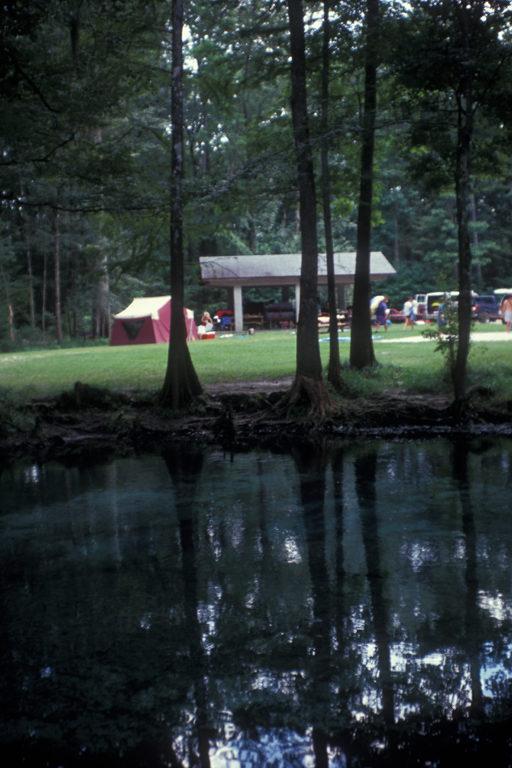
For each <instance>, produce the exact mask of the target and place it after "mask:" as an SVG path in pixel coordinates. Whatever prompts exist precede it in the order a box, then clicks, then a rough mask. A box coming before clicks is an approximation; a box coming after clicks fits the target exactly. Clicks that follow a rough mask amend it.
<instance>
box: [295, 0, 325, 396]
mask: <svg viewBox="0 0 512 768" xmlns="http://www.w3.org/2000/svg"><path fill="white" fill-rule="evenodd" d="M288 17H289V26H290V45H291V59H292V63H291V92H292V96H291V103H292V122H293V137H294V143H295V151H296V158H297V173H298V186H299V200H300V233H301V244H302V261H301V276H300V309H299V323H298V328H297V368H296V376H295V384H298V382H299V381H300V379H301V378H307V379H312V380H313V381H315V382H320V381H321V380H322V364H321V360H320V347H319V344H318V242H317V221H316V191H315V178H314V171H313V158H312V153H311V145H310V141H309V125H308V112H307V95H306V56H305V44H304V18H303V7H302V0H288Z"/></svg>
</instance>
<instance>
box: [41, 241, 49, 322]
mask: <svg viewBox="0 0 512 768" xmlns="http://www.w3.org/2000/svg"><path fill="white" fill-rule="evenodd" d="M47 282H48V257H47V255H46V251H45V252H44V253H43V279H42V282H41V330H42V331H43V333H44V332H45V330H46V285H47Z"/></svg>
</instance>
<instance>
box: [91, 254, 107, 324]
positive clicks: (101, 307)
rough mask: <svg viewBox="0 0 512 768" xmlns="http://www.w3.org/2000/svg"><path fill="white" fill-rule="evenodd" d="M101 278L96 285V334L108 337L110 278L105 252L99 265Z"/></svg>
mask: <svg viewBox="0 0 512 768" xmlns="http://www.w3.org/2000/svg"><path fill="white" fill-rule="evenodd" d="M99 273H100V274H99V278H98V284H97V286H96V302H95V312H94V335H95V337H96V338H102V337H103V338H108V336H109V334H110V280H109V274H108V257H107V255H106V254H103V255H102V257H101V264H100V265H99Z"/></svg>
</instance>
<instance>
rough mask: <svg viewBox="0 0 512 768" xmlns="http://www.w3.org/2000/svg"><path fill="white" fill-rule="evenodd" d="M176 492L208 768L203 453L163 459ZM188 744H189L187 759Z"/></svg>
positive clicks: (203, 759)
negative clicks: (200, 557) (201, 555)
mask: <svg viewBox="0 0 512 768" xmlns="http://www.w3.org/2000/svg"><path fill="white" fill-rule="evenodd" d="M164 458H165V463H166V466H167V469H168V472H169V475H170V476H171V479H172V483H173V486H174V493H175V500H174V504H175V508H176V514H177V518H178V527H179V534H180V544H181V562H182V574H183V596H184V604H185V621H186V627H187V632H188V637H189V661H190V669H191V672H192V679H193V686H194V700H195V713H194V721H195V725H196V727H197V734H198V757H199V765H200V766H201V768H210V755H209V749H210V748H209V741H208V736H209V734H208V688H207V680H208V665H207V659H206V655H205V653H204V649H203V643H202V633H201V625H200V623H199V618H198V607H199V590H198V573H197V572H198V563H197V543H196V539H197V521H198V518H199V509H198V506H197V501H196V497H195V491H196V489H197V486H198V483H199V481H200V477H201V471H202V468H203V463H204V454H203V452H202V451H197V452H191V451H187V452H186V453H184V452H183V451H182V450H181V449H179V448H178V449H175V450H172V451H171V450H168V451H167V452H166V454H165V456H164ZM190 750H191V745H190V744H189V745H188V749H187V752H188V755H189V759H190V758H191V757H192V755H191V752H190Z"/></svg>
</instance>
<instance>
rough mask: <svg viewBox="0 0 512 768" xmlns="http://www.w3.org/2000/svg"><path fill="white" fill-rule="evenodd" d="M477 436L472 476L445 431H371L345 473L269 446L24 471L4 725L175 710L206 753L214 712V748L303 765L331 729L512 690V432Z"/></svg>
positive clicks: (222, 761) (6, 503)
mask: <svg viewBox="0 0 512 768" xmlns="http://www.w3.org/2000/svg"><path fill="white" fill-rule="evenodd" d="M477 448H478V450H474V451H473V452H471V451H469V452H468V453H467V455H466V456H465V459H464V461H465V462H466V463H465V465H464V467H465V469H464V467H463V469H464V471H465V472H466V475H465V476H466V477H469V478H472V480H471V482H470V485H469V491H468V490H467V488H466V486H465V485H464V483H462V482H459V480H460V478H459V479H457V478H458V475H457V472H459V473H460V472H461V469H460V467H461V464H460V462H459V463H458V464H457V465H455V464H454V463H453V462H452V459H453V447H452V446H451V445H450V444H449V443H447V442H444V441H440V440H436V441H431V442H417V443H412V442H397V443H381V444H378V443H375V444H372V445H371V446H370V447H368V445H366V446H365V445H364V444H362V443H361V444H360V443H354V445H353V446H352V445H351V446H349V447H347V446H345V447H344V449H343V451H342V452H341V454H340V455H339V456H338V464H336V462H334V461H331V459H332V455H327V457H326V459H325V461H324V463H323V464H319V465H318V466H323V467H324V468H325V475H323V474H322V472H319V471H318V467H317V470H315V471H313V469H312V468H311V467H313V466H314V465H313V463H311V464H308V462H307V461H306V462H302V463H300V462H297V463H296V462H295V461H294V459H293V458H292V457H291V456H289V455H286V454H283V455H272V454H270V453H267V452H264V451H262V452H258V453H256V454H241V455H238V454H237V455H235V456H234V457H233V458H232V460H231V459H230V458H229V457H224V456H223V455H222V454H221V453H217V452H215V451H213V452H211V453H210V454H207V455H205V456H203V457H202V458H201V460H200V461H199V462H198V463H197V468H196V469H195V470H194V472H195V474H193V473H192V474H191V470H190V468H188V469H187V468H186V467H187V463H186V461H185V462H183V455H181V454H179V453H177V454H175V455H173V456H172V457H171V459H169V460H168V463H167V465H166V463H165V462H164V461H163V460H162V459H161V458H160V457H147V458H144V459H121V460H118V461H114V462H112V463H111V464H108V465H98V466H96V467H83V468H81V469H80V468H71V469H65V468H64V467H62V466H58V465H48V466H41V467H40V466H37V465H30V466H28V467H20V468H13V469H10V470H6V471H4V472H3V474H2V475H0V494H1V500H2V505H1V508H2V514H1V516H0V533H1V538H0V565H1V570H0V573H1V574H2V593H3V598H4V603H3V606H2V607H3V616H4V617H5V627H6V651H7V652H6V653H5V655H4V659H3V661H1V662H0V673H1V675H0V696H1V699H2V701H3V712H2V714H3V717H4V720H5V722H6V723H8V724H9V725H8V727H7V729H6V728H4V729H3V732H2V735H1V736H0V744H1V743H2V740H3V741H5V740H6V739H7V740H8V739H12V740H14V741H16V740H17V739H18V740H21V741H23V739H24V738H26V736H27V733H28V730H27V729H29V730H30V733H31V734H36V736H34V735H33V736H31V738H36V737H37V738H39V737H40V738H41V739H44V738H47V737H49V736H48V735H49V734H50V735H51V734H54V733H57V737H58V738H61V739H62V743H68V742H69V740H71V743H73V739H74V738H75V736H74V734H76V733H78V732H79V733H80V734H82V735H81V739H82V742H81V743H80V745H76V749H77V751H78V752H79V751H80V750H81V749H83V748H84V744H85V745H86V747H85V748H86V749H87V750H91V749H94V748H95V747H94V745H95V743H96V740H97V734H98V733H101V734H103V736H102V738H103V739H104V740H105V744H106V745H107V746H106V748H108V749H113V750H115V749H117V747H116V746H115V745H116V744H117V745H119V744H122V745H124V746H123V749H125V750H128V749H129V748H130V745H131V744H132V742H133V740H134V739H136V738H139V737H140V738H142V736H144V734H145V733H146V732H147V733H149V734H150V735H149V736H147V738H152V737H153V736H152V735H151V734H154V733H156V732H160V730H162V729H163V730H164V731H165V732H169V731H170V730H172V732H173V733H176V734H177V736H176V745H177V746H176V749H177V750H178V751H180V753H181V752H182V753H183V762H182V764H183V765H184V766H185V765H186V764H188V763H186V760H187V759H188V758H187V757H186V755H187V754H188V751H190V750H192V752H194V751H195V752H197V749H198V747H197V744H198V741H197V739H198V736H197V731H196V730H195V729H196V726H197V722H199V721H202V722H206V723H208V724H209V726H208V727H209V729H210V730H209V731H208V732H209V734H210V736H209V750H210V765H211V766H212V768H224V766H226V768H227V766H228V765H229V768H233V766H235V765H240V766H250V765H262V766H264V765H267V764H268V765H269V766H270V765H272V766H278V765H282V766H283V768H284V767H285V766H287V765H290V766H292V765H293V766H299V765H301V766H305V765H310V764H311V765H313V764H314V763H312V762H311V761H312V760H313V754H314V749H313V735H314V733H316V732H317V731H316V730H315V731H313V730H312V729H320V730H322V729H323V730H325V731H326V732H329V733H331V732H332V733H334V732H335V731H336V729H337V728H339V727H340V725H339V724H340V722H345V723H351V724H352V725H353V726H354V727H361V728H364V727H366V725H367V724H370V723H371V724H374V723H375V722H377V721H378V720H379V717H381V716H382V717H383V718H387V720H388V721H390V720H392V721H394V722H395V724H397V723H400V722H406V721H407V719H408V718H410V717H412V716H413V715H418V716H421V717H427V716H430V715H432V716H434V715H437V716H441V715H444V716H446V717H447V718H449V719H450V718H455V715H456V714H457V717H458V716H460V713H461V712H462V713H467V712H469V709H470V707H471V706H472V705H476V704H477V703H478V701H477V699H478V698H479V697H480V698H481V699H482V706H484V707H485V710H486V715H487V716H488V717H490V712H491V710H492V707H493V706H494V704H496V705H498V703H499V705H500V707H502V709H501V710H500V711H508V709H507V707H508V706H509V698H510V684H509V681H510V679H511V677H512V673H511V669H512V650H511V649H512V645H511V638H512V600H511V580H510V552H511V551H512V548H511V545H512V531H511V529H510V523H509V510H508V506H507V502H506V499H507V495H506V492H505V491H506V489H507V487H508V485H507V484H508V482H509V478H508V474H509V473H510V467H511V466H512V464H511V462H510V450H511V444H510V442H509V441H491V442H490V443H486V444H479V445H478V446H477ZM372 451H373V454H372ZM369 455H370V460H369V459H368V456H369ZM372 455H373V456H374V458H375V460H374V461H373V463H372V460H371V456H372ZM191 466H192V464H191ZM335 466H337V467H338V470H336V471H338V472H341V474H340V475H339V476H337V475H336V474H335V470H334V469H333V468H334V467H335ZM340 466H341V470H340V469H339V467H340ZM184 467H185V469H184ZM299 467H300V471H299ZM174 468H176V469H174ZM315 472H316V474H315ZM372 472H373V473H374V474H375V477H372V474H371V473H372ZM504 473H506V475H505V476H504ZM460 477H463V475H461V476H460ZM477 478H478V480H477ZM335 483H338V486H337V487H338V490H339V489H340V488H341V494H338V497H336V498H335V495H334V487H335ZM365 488H366V489H367V488H371V489H372V492H371V493H369V494H366V490H365ZM461 488H462V489H463V490H461ZM324 493H325V496H324V495H323V494H324ZM365 494H366V495H365ZM304 500H306V501H307V503H305V505H304V506H303V505H302V504H303V501H304ZM507 697H508V698H507ZM69 702H72V704H71V709H72V712H71V713H70V714H69V713H68V711H67V710H68V709H69V706H70V705H69ZM73 702H76V705H75V704H73ZM226 710H231V711H232V713H233V718H232V720H229V723H231V725H230V726H229V727H230V728H231V732H229V733H228V732H226V731H225V730H222V729H220V728H219V727H218V725H216V724H215V722H216V718H218V713H219V712H222V711H226ZM120 711H123V712H124V713H125V714H124V715H123V717H119V718H118V719H116V718H117V713H118V712H120ZM48 712H51V713H52V715H51V718H50V717H49V715H48ZM237 718H238V720H237ZM185 721H186V722H187V727H186V728H185V730H184V731H182V732H181V735H180V724H181V725H182V724H183V723H184V722H185ZM263 721H264V722H263ZM55 722H58V723H60V725H59V727H58V728H57V730H55ZM242 722H243V723H244V725H241V724H240V723H242ZM128 723H129V727H128V725H127V724H128ZM248 723H249V724H248ZM227 725H228V721H227V720H226V722H225V723H224V726H226V728H227ZM224 726H223V728H224ZM52 729H53V730H52ZM228 730H229V729H228ZM213 734H215V735H213ZM53 737H54V736H51V738H53ZM57 737H56V738H57ZM372 738H373V737H372ZM386 743H387V742H386V737H385V735H384V736H383V735H382V734H380V735H379V736H378V738H377V737H375V738H373V741H372V742H371V744H370V746H369V747H368V748H369V749H370V748H371V750H373V753H377V752H379V751H385V749H386ZM180 745H181V746H180ZM323 749H324V750H325V755H327V756H328V760H329V763H328V764H329V766H331V768H339V767H340V766H342V765H344V762H343V757H342V750H341V751H340V752H339V754H337V755H336V754H335V752H334V751H333V750H334V747H333V746H332V744H331V745H329V744H328V745H324V747H323ZM195 752H194V754H195ZM258 760H259V762H258ZM251 761H252V762H251ZM255 761H256V762H255ZM265 761H266V762H265ZM308 761H309V762H308Z"/></svg>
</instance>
